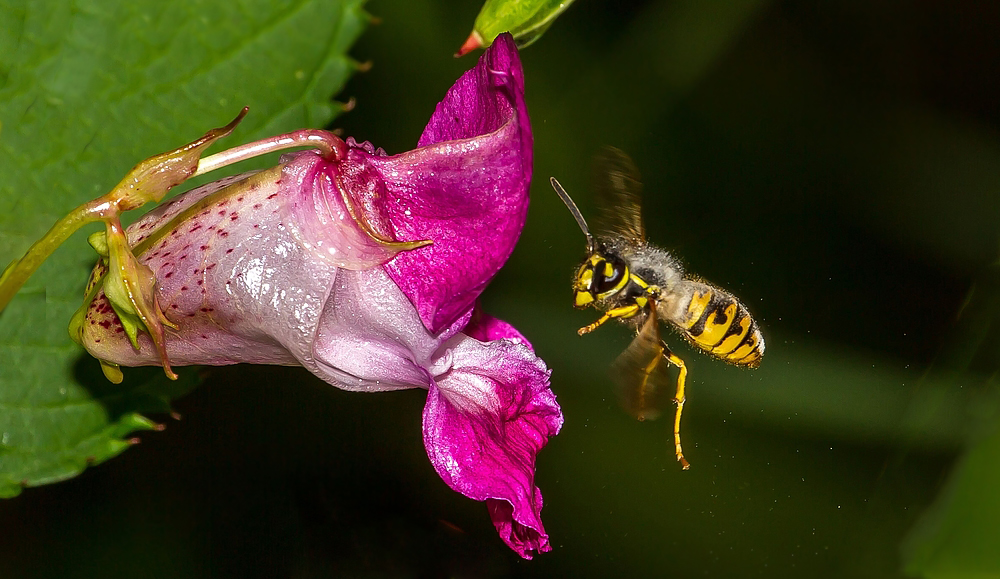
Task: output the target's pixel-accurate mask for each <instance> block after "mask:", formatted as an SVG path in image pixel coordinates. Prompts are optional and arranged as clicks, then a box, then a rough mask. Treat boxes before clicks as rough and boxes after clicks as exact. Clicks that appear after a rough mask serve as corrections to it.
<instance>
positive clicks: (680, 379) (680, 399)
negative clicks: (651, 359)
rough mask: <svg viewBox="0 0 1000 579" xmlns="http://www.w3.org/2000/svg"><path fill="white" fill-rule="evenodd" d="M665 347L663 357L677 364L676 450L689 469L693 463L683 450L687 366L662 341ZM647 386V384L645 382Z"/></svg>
mask: <svg viewBox="0 0 1000 579" xmlns="http://www.w3.org/2000/svg"><path fill="white" fill-rule="evenodd" d="M660 348H662V349H663V357H664V358H666V359H667V360H668V361H669V362H670V363H671V364H673V365H674V366H677V370H678V373H677V393H676V394H674V403H675V404H677V413H676V414H675V415H674V450H675V452H676V453H677V462H679V463H681V468H683V469H684V470H687V469H689V468H691V465H690V464H689V463H688V461H687V460H685V459H684V452H683V451H682V450H681V414H682V413H683V412H684V400H685V397H684V385H685V382H687V373H688V371H687V366H685V365H684V360H681V359H680V358H679V357H678V356H677V354H674V353H673V352H671V351H670V348H668V347H667V344H666V343H665V342H662V341H661V342H660ZM650 371H651V370H650ZM643 385H644V386H645V384H643Z"/></svg>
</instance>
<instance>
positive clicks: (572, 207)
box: [549, 177, 595, 252]
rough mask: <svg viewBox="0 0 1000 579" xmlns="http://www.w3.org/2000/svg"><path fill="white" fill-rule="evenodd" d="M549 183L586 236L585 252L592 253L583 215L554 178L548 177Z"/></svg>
mask: <svg viewBox="0 0 1000 579" xmlns="http://www.w3.org/2000/svg"><path fill="white" fill-rule="evenodd" d="M549 183H551V184H552V188H553V189H555V190H556V194H557V195H559V198H560V199H562V201H563V203H565V204H566V208H567V209H569V212H570V213H572V214H573V219H576V224H577V225H579V226H580V229H582V230H583V234H584V235H586V236H587V251H590V252H593V251H594V245H595V244H594V236H593V235H591V234H590V228H589V227H587V220H586V219H584V218H583V214H582V213H580V209H579V208H578V207H577V206H576V203H573V199H572V198H571V197H570V196H569V193H567V192H566V190H565V189H563V186H562V185H561V184H560V183H559V181H557V180H556V178H555V177H549Z"/></svg>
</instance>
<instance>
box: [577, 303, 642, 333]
mask: <svg viewBox="0 0 1000 579" xmlns="http://www.w3.org/2000/svg"><path fill="white" fill-rule="evenodd" d="M641 309H642V307H641V306H639V305H638V304H630V305H627V306H622V307H620V308H614V309H610V310H608V311H606V312H604V315H603V316H601V317H600V318H598V319H597V321H596V322H594V323H593V324H590V325H589V326H584V327H582V328H580V329H579V330H577V331H576V333H577V334H580V335H581V336H582V335H584V334H589V333H590V332H593V331H594V330H596V329H597V328H598V327H599V326H600V325H601V324H603V323H604V322H606V321H608V320H610V319H611V318H631V317H632V316H634V315H636V314H638V313H639V310H641Z"/></svg>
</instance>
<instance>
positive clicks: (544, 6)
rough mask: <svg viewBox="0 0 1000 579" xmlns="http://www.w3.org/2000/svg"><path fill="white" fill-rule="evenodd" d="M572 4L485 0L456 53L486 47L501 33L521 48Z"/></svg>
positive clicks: (563, 1)
mask: <svg viewBox="0 0 1000 579" xmlns="http://www.w3.org/2000/svg"><path fill="white" fill-rule="evenodd" d="M572 3H573V0H486V3H485V4H483V9H482V10H480V11H479V16H477V17H476V23H475V25H474V26H473V27H472V34H470V35H469V38H468V39H467V40H466V41H465V44H463V45H462V48H460V49H459V50H458V54H456V56H462V55H463V54H465V53H467V52H471V51H473V50H475V49H477V48H486V47H487V46H489V45H491V44H493V40H494V39H496V37H497V36H499V35H500V34H503V33H504V32H510V33H511V34H512V35H513V36H514V42H516V43H517V46H518V48H524V47H525V46H528V45H529V44H531V43H532V42H534V41H536V40H538V39H539V38H540V37H541V36H542V34H544V33H545V31H546V30H548V28H549V26H551V25H552V23H553V22H554V21H555V19H556V17H557V16H559V15H560V14H562V12H563V10H566V9H567V8H569V5H570V4H572Z"/></svg>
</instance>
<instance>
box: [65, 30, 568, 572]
mask: <svg viewBox="0 0 1000 579" xmlns="http://www.w3.org/2000/svg"><path fill="white" fill-rule="evenodd" d="M523 91H524V77H523V73H522V70H521V65H520V61H519V59H518V55H517V50H516V49H515V47H514V43H513V41H512V40H511V39H510V37H509V36H505V37H501V38H500V39H498V41H497V42H496V43H494V44H493V46H492V47H491V48H490V49H489V50H488V51H487V52H486V53H485V54H484V55H483V57H482V59H481V60H480V62H479V63H478V64H477V65H476V67H475V68H473V69H472V70H470V71H468V72H466V73H465V74H464V75H463V76H462V77H461V78H460V79H459V80H458V82H456V83H455V85H454V86H453V87H452V88H451V90H450V91H449V92H448V94H447V96H446V97H445V99H444V100H443V101H442V102H441V103H439V104H438V106H437V109H436V111H435V112H434V115H433V116H432V117H431V120H430V122H429V123H428V124H427V128H426V129H425V130H424V133H423V135H422V136H421V137H420V141H419V143H418V148H417V149H414V150H412V151H409V152H406V153H402V154H399V155H392V156H387V155H386V154H385V153H384V152H383V151H381V150H375V149H374V148H373V147H372V146H371V145H369V144H368V143H363V144H357V143H355V142H354V141H353V139H348V141H347V143H346V148H345V150H344V152H345V153H346V154H343V155H341V156H340V157H339V158H338V159H336V160H333V161H331V160H328V158H327V157H324V156H321V155H320V154H318V153H317V152H315V151H306V152H300V153H295V154H291V155H286V156H285V157H284V158H283V159H282V164H281V165H279V166H278V167H275V168H273V169H269V170H266V171H262V172H259V173H256V174H253V175H251V176H245V175H244V176H241V177H238V178H235V179H229V180H224V181H221V182H217V183H213V184H210V185H206V186H204V187H201V188H199V189H196V190H193V191H190V192H188V193H185V194H183V195H181V196H179V197H177V198H176V199H175V200H173V201H172V202H170V203H167V204H165V205H163V206H161V207H158V208H157V209H155V210H154V211H152V212H150V213H149V214H147V215H146V216H144V217H143V218H142V219H140V220H139V221H138V222H137V223H135V224H134V225H133V226H132V227H130V228H129V229H128V232H127V234H128V238H129V243H130V245H131V246H132V247H133V248H134V249H135V253H136V255H137V257H138V261H139V262H140V263H142V264H143V265H145V266H148V267H149V268H150V269H151V270H152V272H153V273H154V274H155V277H156V283H157V286H156V298H157V301H158V305H159V307H160V308H162V311H163V312H164V314H165V317H166V318H167V321H168V322H170V323H172V324H174V325H176V327H177V328H176V330H173V329H168V330H166V333H165V338H164V340H163V342H164V345H165V351H166V354H167V356H168V357H169V360H170V362H171V363H172V364H174V365H185V364H209V365H221V364H235V363H240V362H247V363H254V364H284V365H302V366H304V367H306V368H308V369H309V370H310V371H311V372H313V373H314V374H316V375H317V376H319V377H320V378H322V379H323V380H325V381H327V382H329V383H330V384H332V385H334V386H337V387H339V388H343V389H346V390H358V391H369V392H375V391H382V390H394V389H400V388H425V389H427V390H428V395H427V404H426V406H425V408H424V414H423V431H424V433H423V434H424V443H425V445H426V448H427V454H428V456H429V458H430V460H431V462H432V463H433V465H434V467H435V468H436V469H437V471H438V473H439V474H440V475H441V477H442V478H443V479H444V480H445V482H446V483H447V484H448V485H449V486H451V487H452V488H453V489H455V490H457V491H459V492H461V493H463V494H465V495H466V496H469V497H471V498H473V499H476V500H481V501H486V503H487V506H488V508H489V512H490V516H491V517H492V518H493V522H494V524H495V525H496V527H497V530H498V531H499V533H500V535H501V537H502V538H503V540H504V541H506V542H507V544H508V545H510V547H511V548H512V549H514V550H515V551H516V552H517V553H519V554H520V555H521V556H523V557H525V558H530V557H531V556H532V553H533V552H535V551H538V552H543V551H548V550H550V546H549V541H548V536H547V535H546V534H545V531H544V529H543V527H542V522H541V519H540V516H539V512H540V510H541V507H542V497H541V493H540V492H539V490H538V488H537V487H536V486H535V484H534V468H535V455H536V454H537V453H538V451H539V450H540V449H541V448H542V447H543V446H544V445H545V444H546V442H547V441H548V439H549V437H551V436H554V435H555V434H556V433H557V432H558V431H559V428H560V426H561V425H562V414H561V412H560V410H559V406H558V405H557V403H556V400H555V396H554V395H553V394H552V391H551V390H550V389H549V381H548V376H549V371H548V370H547V369H546V367H545V364H544V363H543V362H542V360H540V359H539V358H538V357H536V356H535V354H534V353H533V352H532V350H531V346H530V344H529V343H528V342H527V340H525V339H524V337H523V336H521V335H520V334H519V333H518V332H517V331H516V330H515V329H514V328H513V327H511V326H510V325H509V324H507V323H505V322H503V321H500V320H497V319H495V318H491V317H490V316H488V315H486V314H484V313H482V312H480V311H479V310H478V309H477V307H476V301H477V298H478V297H479V294H480V293H481V292H482V291H483V289H484V288H485V287H486V285H487V284H488V283H489V281H490V280H491V279H492V278H493V276H494V275H495V274H496V272H497V271H498V269H499V268H500V267H501V266H502V265H503V263H504V262H505V261H506V260H507V258H508V257H509V255H510V253H511V251H512V250H513V248H514V244H515V243H516V241H517V238H518V236H519V235H520V232H521V228H522V227H523V225H524V220H525V216H526V213H527V209H528V185H529V183H530V180H531V163H532V137H531V128H530V124H529V119H528V114H527V110H526V108H525V103H524V97H523ZM420 240H429V241H430V242H431V243H430V244H429V245H424V246H422V247H417V248H416V249H409V250H404V251H400V248H399V247H398V246H393V245H390V244H389V243H387V242H392V241H420ZM397 252H398V253H397ZM80 335H81V338H82V342H83V343H84V345H85V347H86V348H87V350H88V351H89V352H90V353H91V354H93V355H94V356H95V357H97V358H100V359H102V360H106V361H109V362H112V363H116V364H122V365H127V366H135V365H154V364H160V358H159V355H158V353H157V350H156V348H155V347H154V344H153V342H152V340H150V339H149V336H148V335H146V334H139V336H138V342H137V344H138V348H135V347H134V346H133V345H132V343H131V342H130V341H129V339H128V338H127V337H126V332H125V331H124V328H123V327H122V325H121V323H120V321H119V320H118V317H117V316H116V315H115V313H114V311H113V310H112V308H111V305H110V303H109V301H108V299H107V298H106V297H105V295H104V294H103V292H98V293H97V296H96V298H95V299H94V300H93V302H92V303H91V305H90V308H89V310H88V311H87V313H86V318H85V319H84V320H83V324H82V329H81V330H80Z"/></svg>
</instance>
